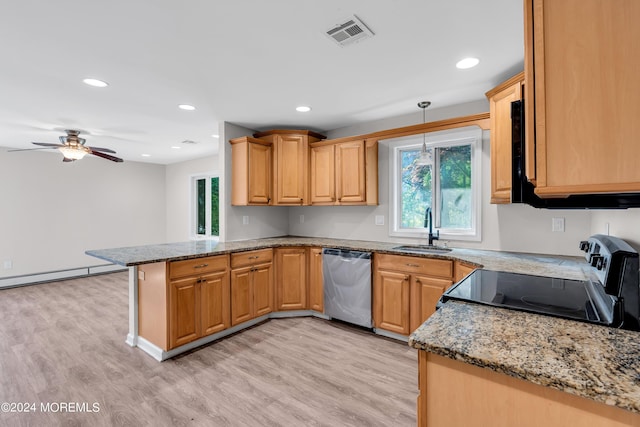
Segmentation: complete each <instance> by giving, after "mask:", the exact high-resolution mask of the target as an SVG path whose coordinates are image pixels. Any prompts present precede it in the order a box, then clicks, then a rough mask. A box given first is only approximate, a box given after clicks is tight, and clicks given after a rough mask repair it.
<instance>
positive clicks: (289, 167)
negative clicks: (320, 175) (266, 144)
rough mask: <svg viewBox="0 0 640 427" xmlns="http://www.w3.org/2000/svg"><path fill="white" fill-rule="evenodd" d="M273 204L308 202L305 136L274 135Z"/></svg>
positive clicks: (300, 203)
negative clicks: (274, 174) (274, 175)
mask: <svg viewBox="0 0 640 427" xmlns="http://www.w3.org/2000/svg"><path fill="white" fill-rule="evenodd" d="M274 148H275V156H276V162H275V163H276V165H275V168H276V177H275V187H276V188H275V193H276V194H275V204H276V205H302V204H306V203H308V201H307V198H308V195H307V192H308V190H307V187H308V185H309V177H308V174H309V171H308V167H307V164H308V163H307V162H308V159H307V153H308V147H307V137H306V136H303V135H276V138H275V146H274Z"/></svg>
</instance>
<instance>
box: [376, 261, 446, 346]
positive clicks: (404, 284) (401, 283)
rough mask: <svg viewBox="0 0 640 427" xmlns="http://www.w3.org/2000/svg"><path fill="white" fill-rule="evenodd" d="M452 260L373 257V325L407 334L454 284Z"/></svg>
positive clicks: (427, 314) (432, 309)
mask: <svg viewBox="0 0 640 427" xmlns="http://www.w3.org/2000/svg"><path fill="white" fill-rule="evenodd" d="M452 279H453V261H449V260H441V259H430V258H420V257H409V256H400V255H387V254H375V256H374V278H373V317H374V325H375V327H376V328H378V329H384V330H386V331H389V332H394V333H396V334H400V335H409V334H410V333H411V332H412V331H414V330H415V329H417V328H418V327H419V326H420V325H421V324H422V323H423V322H424V321H425V320H426V319H427V318H428V317H429V316H431V314H433V312H434V311H435V307H436V303H437V302H438V299H440V296H441V295H442V293H443V292H444V291H445V290H447V289H448V288H449V287H450V286H451V284H452V283H453V280H452Z"/></svg>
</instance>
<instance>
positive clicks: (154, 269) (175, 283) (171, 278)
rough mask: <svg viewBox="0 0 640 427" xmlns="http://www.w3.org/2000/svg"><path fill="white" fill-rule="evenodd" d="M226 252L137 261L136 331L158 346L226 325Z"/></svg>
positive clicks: (171, 344)
mask: <svg viewBox="0 0 640 427" xmlns="http://www.w3.org/2000/svg"><path fill="white" fill-rule="evenodd" d="M229 324H230V319H229V256H228V255H218V256H212V257H203V258H198V259H193V260H186V261H174V262H168V263H167V262H157V263H152V264H144V265H141V266H139V267H138V334H139V335H140V336H141V337H142V338H144V339H146V340H147V341H149V342H150V343H152V344H154V345H156V346H158V347H160V348H161V349H163V350H170V349H172V348H175V347H179V346H181V345H184V344H187V343H189V342H191V341H194V340H196V339H199V338H202V337H204V336H206V335H210V334H213V333H216V332H219V331H222V330H224V329H226V328H228V327H229Z"/></svg>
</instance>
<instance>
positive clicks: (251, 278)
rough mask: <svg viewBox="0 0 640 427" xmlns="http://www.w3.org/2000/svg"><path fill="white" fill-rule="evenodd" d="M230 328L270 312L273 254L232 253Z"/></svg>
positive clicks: (262, 252) (267, 250) (257, 252)
mask: <svg viewBox="0 0 640 427" xmlns="http://www.w3.org/2000/svg"><path fill="white" fill-rule="evenodd" d="M231 267H232V269H231V325H232V326H235V325H238V324H240V323H244V322H246V321H248V320H251V319H253V318H256V317H259V316H263V315H265V314H267V313H270V312H271V311H273V251H272V250H271V249H266V250H261V251H251V252H241V253H238V254H231Z"/></svg>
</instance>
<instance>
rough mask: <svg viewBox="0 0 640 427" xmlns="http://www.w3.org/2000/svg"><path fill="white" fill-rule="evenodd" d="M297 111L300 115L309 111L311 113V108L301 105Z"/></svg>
mask: <svg viewBox="0 0 640 427" xmlns="http://www.w3.org/2000/svg"><path fill="white" fill-rule="evenodd" d="M296 111H297V112H299V113H308V112H309V111H311V107H307V106H306V105H301V106H299V107H296Z"/></svg>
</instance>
